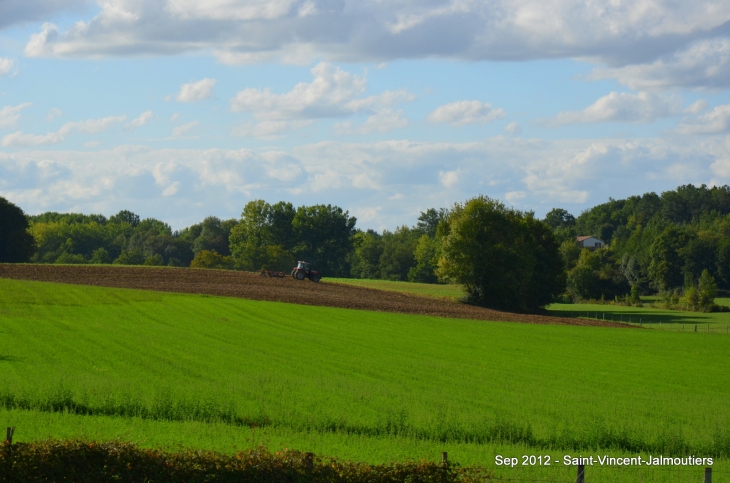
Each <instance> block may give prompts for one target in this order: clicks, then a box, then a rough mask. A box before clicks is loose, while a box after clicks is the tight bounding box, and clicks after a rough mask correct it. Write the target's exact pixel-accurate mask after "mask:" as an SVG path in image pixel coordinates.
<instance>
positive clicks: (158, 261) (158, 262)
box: [142, 253, 165, 267]
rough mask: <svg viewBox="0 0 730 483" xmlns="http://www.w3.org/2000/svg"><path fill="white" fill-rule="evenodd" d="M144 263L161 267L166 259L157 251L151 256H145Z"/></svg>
mask: <svg viewBox="0 0 730 483" xmlns="http://www.w3.org/2000/svg"><path fill="white" fill-rule="evenodd" d="M142 265H146V266H148V267H161V266H164V265H165V259H164V258H162V255H159V254H157V253H156V254H154V255H152V256H151V257H147V258H145V259H144V262H143V263H142Z"/></svg>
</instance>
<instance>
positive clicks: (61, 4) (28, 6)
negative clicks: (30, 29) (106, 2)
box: [0, 0, 90, 28]
mask: <svg viewBox="0 0 730 483" xmlns="http://www.w3.org/2000/svg"><path fill="white" fill-rule="evenodd" d="M89 3H90V2H89V1H88V0H3V1H2V2H0V28H5V27H9V26H11V25H13V24H19V23H25V22H30V21H38V20H44V19H47V18H50V17H52V16H54V15H56V14H58V13H60V12H64V11H67V12H80V11H82V10H83V9H84V7H86V6H87V5H88V4H89Z"/></svg>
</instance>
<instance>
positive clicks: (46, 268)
mask: <svg viewBox="0 0 730 483" xmlns="http://www.w3.org/2000/svg"><path fill="white" fill-rule="evenodd" d="M0 278H11V279H18V280H36V281H42V282H59V283H72V284H80V285H95V286H99V287H119V288H136V289H145V290H158V291H163V292H179V293H193V294H208V295H221V296H225V297H240V298H245V299H252V300H268V301H272V302H287V303H292V304H302V305H320V306H326V307H340V308H346V309H362V310H376V311H380V312H396V313H400V314H418V315H434V316H438V317H455V318H460V319H475V320H494V321H505V322H525V323H531V324H567V325H594V326H605V327H631V326H627V325H624V324H618V323H611V322H600V321H595V320H588V319H573V318H562V317H549V316H542V315H524V314H513V313H509V312H499V311H496V310H490V309H484V308H481V307H474V306H471V305H464V304H458V303H454V302H448V301H444V300H438V299H433V298H428V297H419V296H417V295H408V294H403V293H397V292H389V291H384V290H376V289H371V288H363V287H354V286H351V285H344V284H336V283H313V282H310V281H308V280H304V281H301V282H300V281H297V280H294V279H293V278H291V277H286V278H269V277H261V276H259V275H258V274H254V273H249V272H236V271H229V270H201V269H192V268H156V267H122V266H84V265H19V264H0Z"/></svg>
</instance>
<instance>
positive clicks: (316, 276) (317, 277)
mask: <svg viewBox="0 0 730 483" xmlns="http://www.w3.org/2000/svg"><path fill="white" fill-rule="evenodd" d="M310 280H311V281H312V282H319V275H314V276H313V277H312V278H310Z"/></svg>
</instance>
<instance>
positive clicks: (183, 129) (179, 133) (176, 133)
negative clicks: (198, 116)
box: [172, 121, 200, 138]
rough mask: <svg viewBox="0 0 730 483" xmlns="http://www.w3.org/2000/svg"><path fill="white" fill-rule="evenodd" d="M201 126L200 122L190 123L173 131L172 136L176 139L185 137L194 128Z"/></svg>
mask: <svg viewBox="0 0 730 483" xmlns="http://www.w3.org/2000/svg"><path fill="white" fill-rule="evenodd" d="M199 124H200V123H199V122H198V121H191V122H189V123H186V124H183V125H182V126H178V127H176V128H174V129H173V130H172V136H173V137H176V138H177V137H181V136H185V135H186V134H188V133H189V132H190V131H192V130H193V129H194V128H196V127H197V126H198V125H199Z"/></svg>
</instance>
